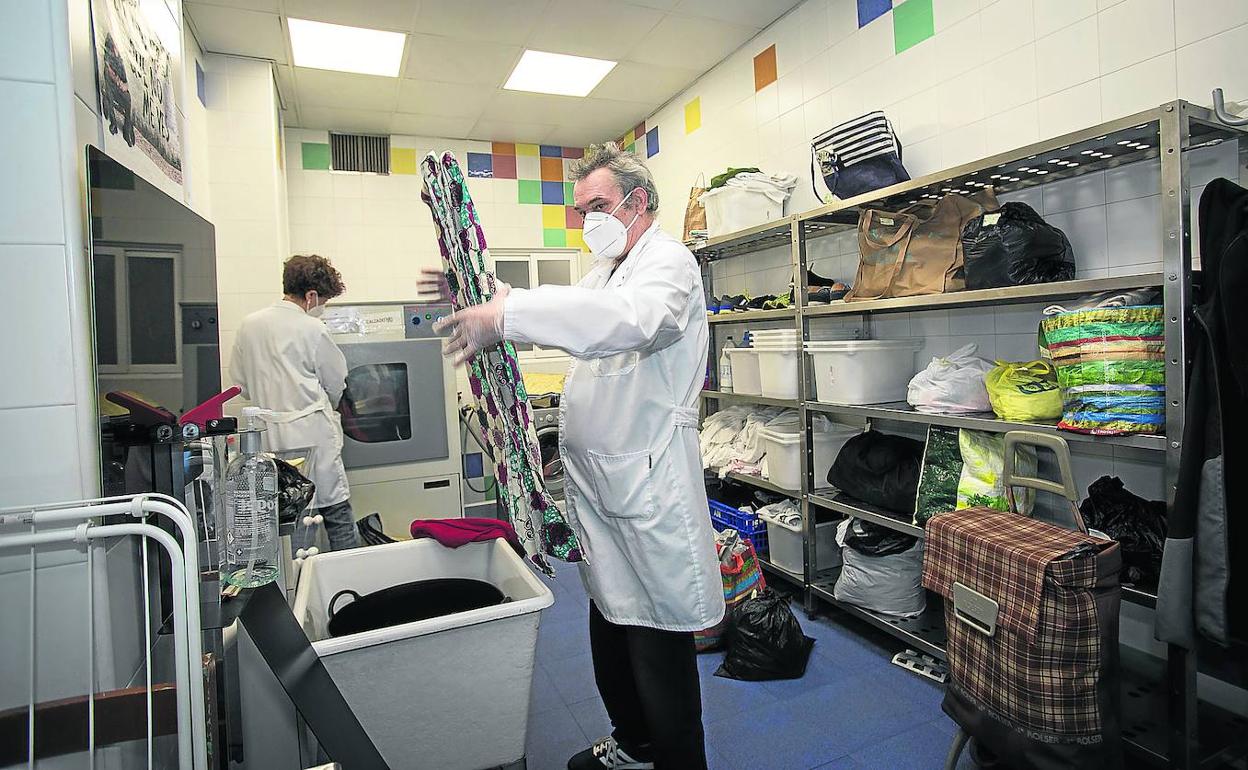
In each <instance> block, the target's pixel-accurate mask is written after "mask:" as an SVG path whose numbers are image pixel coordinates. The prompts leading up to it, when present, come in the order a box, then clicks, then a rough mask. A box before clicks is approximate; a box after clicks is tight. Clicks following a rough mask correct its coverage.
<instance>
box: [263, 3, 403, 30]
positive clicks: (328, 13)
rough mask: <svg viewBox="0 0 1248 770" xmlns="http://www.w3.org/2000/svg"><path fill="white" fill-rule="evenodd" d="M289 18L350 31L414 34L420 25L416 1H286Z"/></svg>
mask: <svg viewBox="0 0 1248 770" xmlns="http://www.w3.org/2000/svg"><path fill="white" fill-rule="evenodd" d="M285 4H286V15H287V16H294V17H295V18H296V19H311V20H312V21H325V22H329V23H330V24H343V25H346V26H348V27H364V28H366V29H388V30H397V31H399V32H410V31H411V30H412V25H413V24H414V23H415V21H416V10H417V5H418V4H417V2H416V0H366V1H360V0H357V2H353V3H344V2H342V0H285Z"/></svg>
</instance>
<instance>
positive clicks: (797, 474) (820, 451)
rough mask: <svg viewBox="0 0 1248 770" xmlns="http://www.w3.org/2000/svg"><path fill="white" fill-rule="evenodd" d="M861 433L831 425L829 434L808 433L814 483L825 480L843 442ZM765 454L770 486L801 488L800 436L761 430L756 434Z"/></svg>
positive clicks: (827, 432) (767, 429)
mask: <svg viewBox="0 0 1248 770" xmlns="http://www.w3.org/2000/svg"><path fill="white" fill-rule="evenodd" d="M861 432H862V429H861V428H855V427H853V426H851V425H839V424H836V423H832V424H831V427H830V429H829V430H816V431H813V432H812V433H811V439H812V441H813V442H814V450H815V457H814V461H815V465H814V468H813V470H814V473H815V480H816V481H822V480H823V479H826V478H827V476H828V469H829V468H831V467H832V463H833V462H835V460H836V456H837V455H838V454H840V451H841V447H843V446H845V442H846V441H849V440H850V439H851V438H853V437H854V436H856V435H858V434H859V433H861ZM759 436H761V437H762V439H763V442H764V446H765V447H766V450H767V475H768V478H769V479H771V481H772V483H773V484H776V485H778V486H781V487H784V488H785V489H801V486H802V452H801V449H802V438H801V435H800V434H799V433H796V432H788V431H781V430H773V429H770V428H764V429H762V430H760V431H759Z"/></svg>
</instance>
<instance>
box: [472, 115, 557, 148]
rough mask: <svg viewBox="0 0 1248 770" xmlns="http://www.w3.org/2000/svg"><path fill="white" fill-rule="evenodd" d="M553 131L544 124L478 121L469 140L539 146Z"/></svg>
mask: <svg viewBox="0 0 1248 770" xmlns="http://www.w3.org/2000/svg"><path fill="white" fill-rule="evenodd" d="M554 130H555V126H553V125H550V124H546V123H520V122H517V121H513V120H506V121H499V120H478V121H477V124H476V125H475V126H473V128H472V133H470V134H469V135H468V138H469V139H480V140H481V141H485V142H527V143H530V144H541V143H542V142H545V141H546V137H548V136H550V133H551V132H552V131H554Z"/></svg>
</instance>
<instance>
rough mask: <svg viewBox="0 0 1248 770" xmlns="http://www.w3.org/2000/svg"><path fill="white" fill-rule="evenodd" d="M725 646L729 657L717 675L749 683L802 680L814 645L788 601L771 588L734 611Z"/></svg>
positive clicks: (746, 601) (725, 659)
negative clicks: (770, 680)
mask: <svg viewBox="0 0 1248 770" xmlns="http://www.w3.org/2000/svg"><path fill="white" fill-rule="evenodd" d="M724 643H725V644H726V646H727V647H728V654H727V655H726V656H725V657H724V663H723V665H721V666H720V667H719V670H718V671H716V672H715V676H722V677H724V678H725V679H741V680H745V681H749V682H761V681H765V680H769V679H800V678H801V677H802V675H803V674H805V673H806V662H807V661H808V660H810V650H811V648H813V647H814V646H815V640H814V639H811V638H810V637H809V636H806V635H805V634H804V633H802V627H801V625H799V624H798V622H797V618H796V617H795V616H794V615H793V610H791V609H789V602H788V600H787V599H785V598H783V597H781V596H780V595H779V594H777V593H775V592H774V591H772V590H771V589H766V590H764V591H763V592H762V593H760V594H759V595H758V596H755V597H753V598H751V599H746V600H745V601H744V602H742V603H741V604H739V605H737V607H736V608H734V609H733V610H732V615H731V617H730V618H729V622H728V631H727V633H726V634H725V642H724Z"/></svg>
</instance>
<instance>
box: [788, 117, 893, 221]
mask: <svg viewBox="0 0 1248 770" xmlns="http://www.w3.org/2000/svg"><path fill="white" fill-rule="evenodd" d="M810 164H811V180H810V181H811V184H812V185H813V186H814V191H815V197H816V198H818V199H819V200H821V201H823V202H825V203H828V202H830V197H829V196H836V197H837V198H840V199H841V200H847V199H849V198H853V197H855V196H858V195H862V194H863V193H868V192H871V191H872V190H878V189H880V188H882V187H888V186H890V185H894V184H897V183H898V182H905V181H907V180H909V179H910V175H909V174H908V173H906V169H905V167H904V166H902V165H901V142H899V141H898V140H897V135H896V134H895V133H894V132H893V125H892V124H891V123H889V122H888V118H886V117H885V116H884V113H883V112H880V111H878V110H877V111H875V112H868V113H867V114H866V115H862V116H859V117H857V118H854V119H853V120H850V121H846V122H845V123H842V124H840V125H839V126H835V127H833V128H831V129H829V130H827V131H825V132H823V133H822V134H820V135H819V136H816V137H815V138H814V139H812V140H811V142H810ZM820 178H822V179H823V183H824V185H825V186H826V187H827V194H824V193H822V192H820V190H819V183H818V181H817V180H818V179H820Z"/></svg>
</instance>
